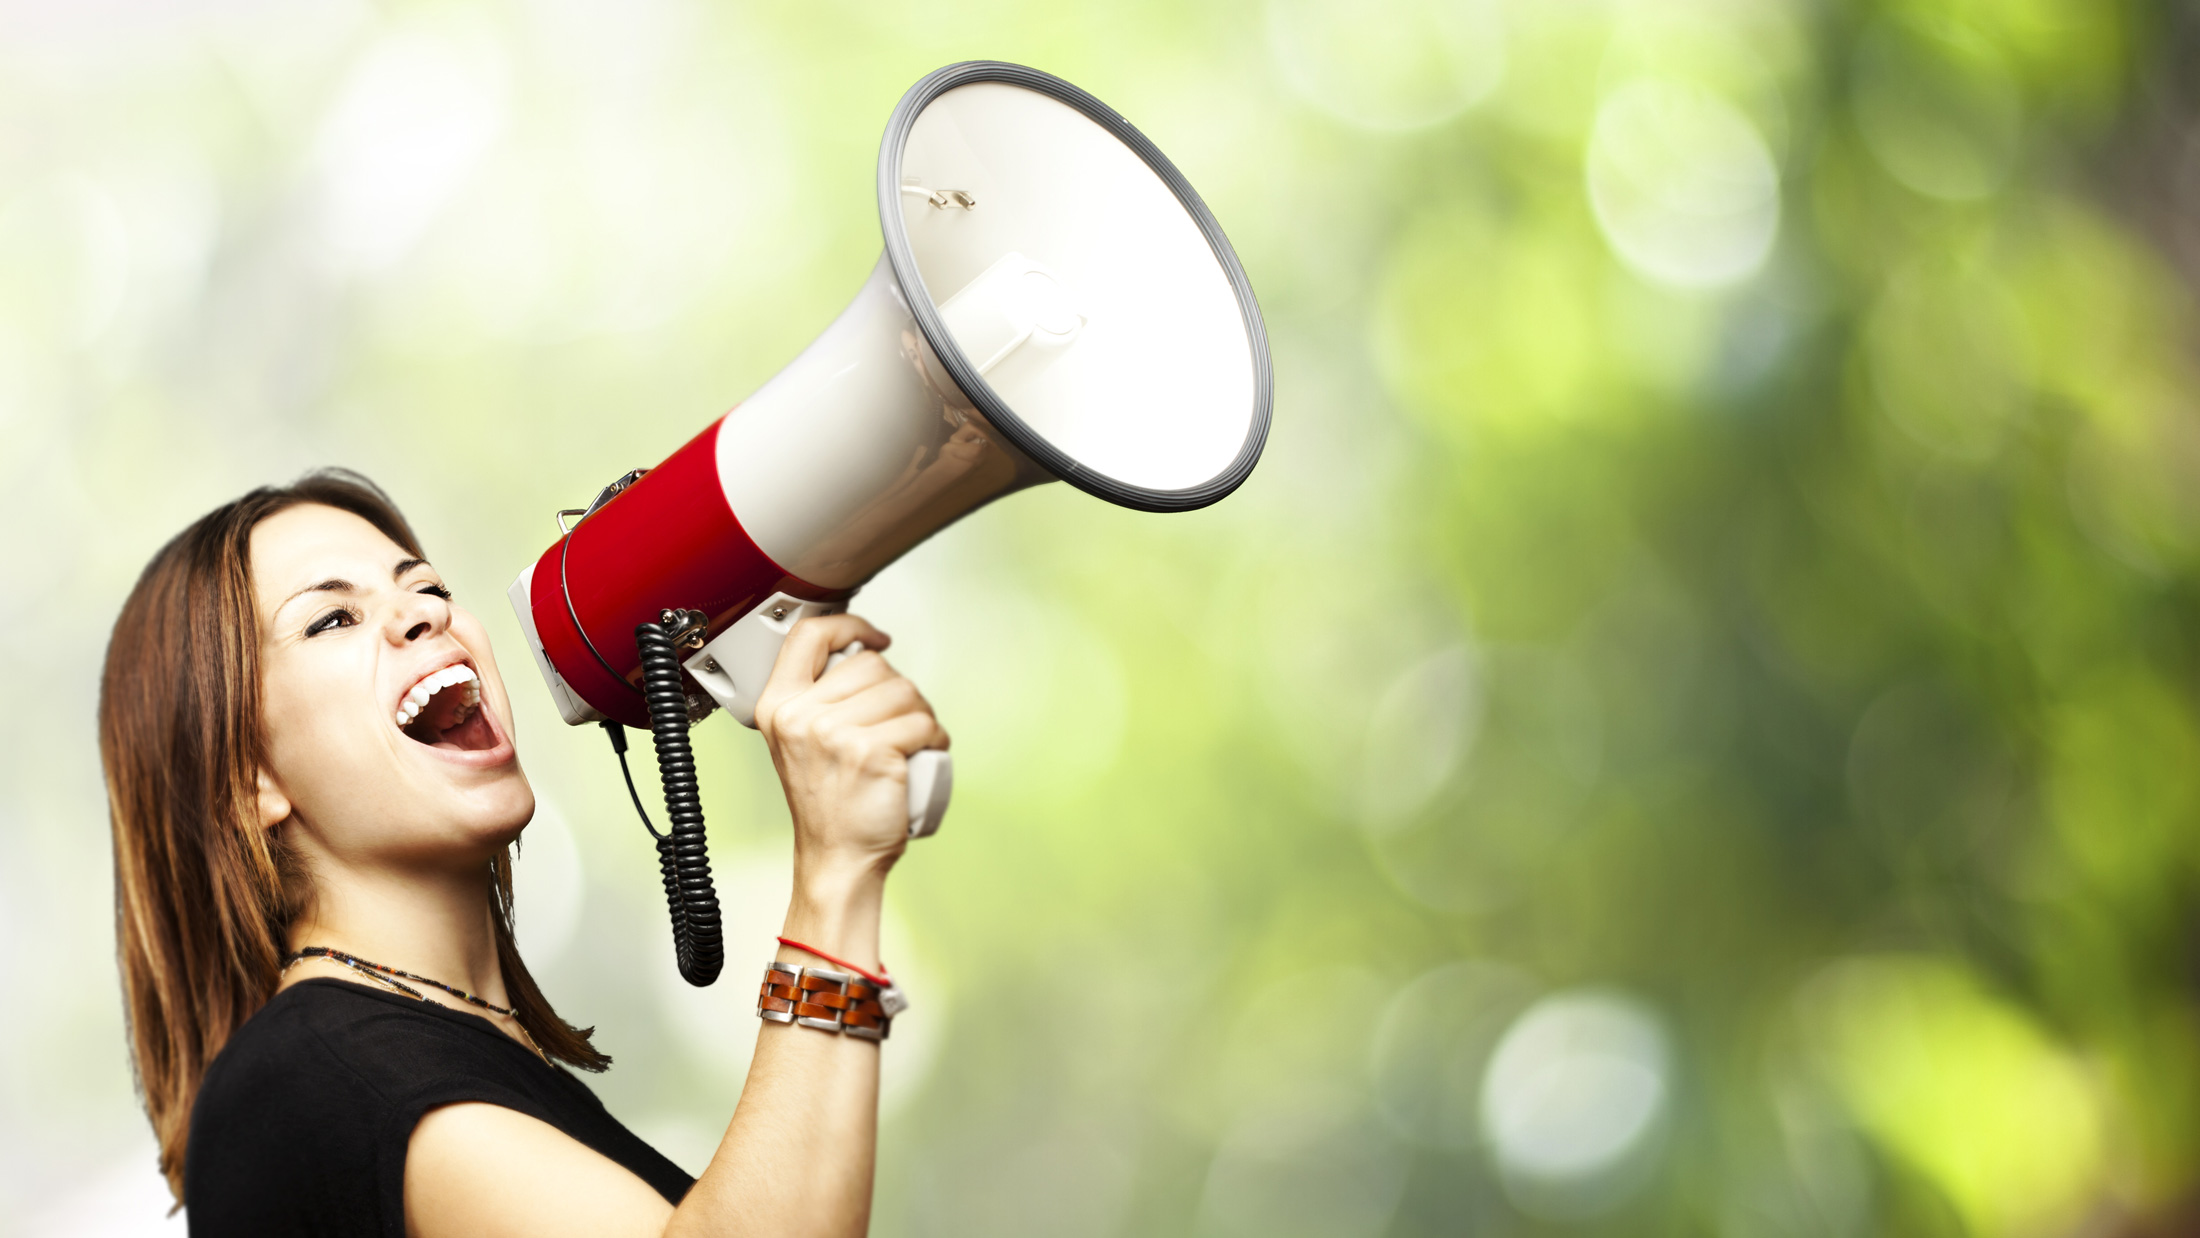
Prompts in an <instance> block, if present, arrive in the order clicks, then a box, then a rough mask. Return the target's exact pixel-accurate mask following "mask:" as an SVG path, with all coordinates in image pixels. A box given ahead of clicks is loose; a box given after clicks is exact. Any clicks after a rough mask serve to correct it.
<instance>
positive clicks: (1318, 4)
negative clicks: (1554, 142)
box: [1267, 0, 1505, 130]
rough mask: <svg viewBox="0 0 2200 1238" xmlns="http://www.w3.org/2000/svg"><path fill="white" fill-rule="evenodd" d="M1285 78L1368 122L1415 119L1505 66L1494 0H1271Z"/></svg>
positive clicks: (1497, 75) (1497, 76)
mask: <svg viewBox="0 0 2200 1238" xmlns="http://www.w3.org/2000/svg"><path fill="white" fill-rule="evenodd" d="M1267 16H1268V45H1269V49H1270V51H1271V53H1272V54H1273V55H1274V57H1275V61H1276V65H1277V67H1278V69H1280V70H1281V71H1282V74H1283V77H1284V80H1285V81H1287V82H1288V83H1289V84H1290V86H1291V88H1292V89H1293V90H1294V91H1295V92H1297V93H1298V94H1299V95H1300V97H1302V98H1304V99H1305V100H1306V101H1307V102H1309V103H1311V104H1313V105H1314V106H1315V107H1317V108H1320V109H1321V110H1322V111H1324V112H1327V113H1329V114H1330V115H1332V116H1335V117H1337V118H1338V119H1340V120H1345V121H1349V122H1351V123H1353V124H1356V125H1361V126H1364V127H1366V128H1369V129H1389V130H1401V129H1420V128H1424V127H1426V126H1429V125H1433V124H1437V123H1439V122H1441V121H1446V120H1449V119H1451V118H1452V117H1454V116H1457V115H1459V114H1460V113H1461V112H1464V111H1466V110H1467V109H1468V108H1470V107H1473V106H1474V105H1475V104H1477V103H1479V102H1481V101H1482V100H1483V98H1484V97H1486V96H1487V95H1488V94H1489V93H1490V92H1491V91H1492V90H1494V89H1495V88H1496V87H1497V85H1498V83H1499V82H1500V81H1501V80H1502V79H1503V78H1504V76H1505V22H1504V15H1503V13H1502V11H1501V9H1500V7H1499V5H1498V4H1497V2H1496V0H1269V4H1268V14H1267Z"/></svg>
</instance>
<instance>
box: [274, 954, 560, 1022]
mask: <svg viewBox="0 0 2200 1238" xmlns="http://www.w3.org/2000/svg"><path fill="white" fill-rule="evenodd" d="M305 959H327V960H329V961H330V962H332V963H341V964H343V965H344V966H346V967H349V968H350V969H352V970H353V971H355V972H358V973H359V974H360V975H362V976H365V977H366V978H367V979H369V980H372V981H374V982H375V983H376V984H379V985H382V986H384V987H386V988H392V989H395V990H397V991H398V992H400V993H403V994H404V995H406V996H407V997H414V998H418V999H419V1000H421V1001H426V1000H428V998H427V996H426V995H425V994H423V993H422V992H421V991H420V990H418V989H416V988H414V987H412V986H411V985H409V984H406V983H405V981H407V980H416V981H418V982H420V983H421V984H424V985H427V986H429V987H431V988H437V989H441V990H443V991H444V992H445V993H448V994H450V995H451V996H452V997H455V998H457V999H459V1000H460V1001H463V1002H469V1003H471V1004H473V1005H476V1006H479V1007H481V1008H482V1009H483V1010H493V1011H495V1012H497V1013H498V1014H500V1015H503V1016H504V1017H505V1018H508V1019H516V1018H518V1017H519V1016H518V1015H516V1014H514V1013H512V1008H511V1007H510V1006H499V1005H497V1004H496V1003H495V1002H492V1001H490V1000H489V999H487V998H485V997H477V996H475V995H474V994H472V993H468V992H467V991H466V990H464V989H461V988H458V987H456V986H455V985H448V984H445V983H443V982H442V981H440V980H434V979H430V978H429V977H427V976H417V975H414V974H413V973H412V972H409V971H399V970H398V969H397V968H395V967H385V966H383V965H382V964H380V963H373V962H369V961H367V960H366V959H363V958H360V957H359V956H358V955H355V954H346V953H344V952H343V951H341V950H332V949H330V948H329V947H327V946H307V947H306V948H305V949H303V950H296V951H293V952H292V953H291V954H290V955H289V956H287V957H285V958H284V959H283V970H284V971H289V970H290V969H291V968H292V967H294V966H296V965H297V964H298V963H299V962H300V961H302V960H305Z"/></svg>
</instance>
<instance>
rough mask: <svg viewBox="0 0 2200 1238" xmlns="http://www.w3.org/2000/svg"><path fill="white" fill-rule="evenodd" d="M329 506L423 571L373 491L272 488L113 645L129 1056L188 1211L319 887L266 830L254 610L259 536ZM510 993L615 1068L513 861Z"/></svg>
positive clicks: (154, 597)
mask: <svg viewBox="0 0 2200 1238" xmlns="http://www.w3.org/2000/svg"><path fill="white" fill-rule="evenodd" d="M304 503H319V504H324V505H326V506H329V507H334V508H337V509H339V510H342V511H347V512H351V513H352V514H354V515H356V516H359V517H361V518H362V519H364V520H366V521H367V522H368V523H369V524H372V525H373V526H374V527H375V528H377V529H380V530H381V531H382V532H383V533H384V534H386V535H388V537H389V539H390V540H391V541H393V542H396V543H397V544H398V545H399V546H402V547H404V549H405V552H406V553H407V554H409V555H412V556H414V557H417V558H425V557H426V556H425V555H424V554H423V553H422V551H421V549H420V542H419V539H418V538H416V537H414V536H413V531H412V526H411V525H409V524H407V523H406V521H405V517H404V516H403V515H402V514H400V513H399V512H398V510H397V506H396V504H394V503H392V502H391V501H390V498H389V496H388V495H386V494H384V493H382V491H381V490H380V489H379V488H378V487H376V486H375V484H374V483H373V482H370V481H368V480H367V479H366V478H364V477H361V476H360V475H358V474H357V473H352V472H349V471H346V470H341V469H328V470H323V471H320V472H315V473H309V474H307V475H306V476H304V477H302V478H299V479H298V480H297V481H296V482H294V483H292V484H290V485H288V486H263V487H261V488H260V489H257V490H254V491H252V492H251V493H250V494H247V495H245V496H244V497H243V498H240V499H238V500H236V501H235V502H233V503H227V504H224V505H223V506H221V507H218V508H215V509H214V510H213V511H211V512H208V513H207V514H206V515H204V516H202V517H200V518H199V519H198V520H197V521H195V522H194V523H193V524H192V525H191V526H190V527H189V528H187V529H185V530H184V531H183V532H182V533H180V534H178V535H177V536H176V538H175V540H173V541H171V542H169V543H168V544H167V545H166V546H163V547H161V549H160V553H158V554H156V555H154V556H153V561H152V562H151V563H149V564H147V565H146V567H145V572H144V574H143V575H142V576H140V577H139V578H138V582H137V586H136V587H135V588H133V589H132V590H131V591H130V597H129V600H128V601H126V602H124V603H123V605H122V614H121V616H120V617H119V618H117V619H116V620H115V630H114V635H113V637H112V639H111V640H110V641H109V643H108V646H107V664H106V668H105V671H104V672H103V673H102V675H101V677H100V692H99V755H100V763H101V764H102V766H103V767H104V768H105V770H106V776H107V807H108V815H109V818H110V820H111V822H112V825H113V828H114V840H115V938H116V950H117V953H118V955H119V956H120V963H121V969H122V989H123V999H124V1002H125V1004H126V1007H127V1013H128V1017H129V1026H130V1046H131V1054H132V1057H133V1060H134V1064H135V1067H136V1073H137V1083H138V1090H139V1093H140V1095H141V1096H142V1097H143V1099H144V1102H145V1111H146V1115H147V1116H148V1117H150V1118H151V1119H152V1123H153V1133H154V1134H155V1135H156V1136H157V1137H158V1138H159V1140H160V1168H161V1172H162V1173H163V1174H164V1175H166V1176H167V1178H168V1188H169V1190H170V1191H171V1192H172V1193H173V1194H174V1195H175V1197H176V1201H177V1203H179V1204H181V1203H184V1202H186V1201H185V1200H184V1198H183V1162H184V1150H185V1149H184V1145H185V1141H186V1140H187V1138H188V1136H189V1133H190V1129H191V1104H192V1101H193V1099H194V1098H195V1097H196V1096H197V1095H198V1090H199V1081H200V1079H201V1078H203V1077H204V1076H205V1074H206V1068H207V1066H208V1065H209V1064H210V1063H211V1062H212V1061H213V1060H214V1055H215V1054H217V1053H219V1052H221V1048H222V1046H223V1045H224V1044H226V1043H227V1042H228V1040H229V1037H230V1036H231V1035H232V1034H234V1033H235V1032H236V1030H237V1029H238V1028H239V1027H240V1026H242V1025H243V1024H244V1021H245V1020H246V1019H249V1018H251V1017H252V1015H253V1013H254V1012H255V1011H257V1010H259V1008H260V1007H261V1006H263V1005H265V1004H267V1000H268V999H269V998H270V997H272V996H273V995H274V993H275V985H276V981H277V979H278V973H279V972H280V970H281V961H282V955H283V952H284V949H285V947H286V942H287V934H288V930H289V926H290V924H291V921H292V920H293V918H295V917H296V916H297V915H298V914H299V913H300V912H302V911H303V910H305V906H306V901H307V899H308V897H309V895H310V884H309V882H308V880H307V877H306V874H305V873H304V872H303V871H302V868H301V866H300V863H299V861H298V860H297V858H296V857H295V855H293V854H292V853H291V851H290V849H289V848H287V847H286V846H284V845H283V843H282V840H281V839H279V838H277V837H273V836H271V835H272V832H271V831H268V830H264V829H261V828H259V823H258V810H257V801H258V773H259V769H260V766H261V762H262V759H263V757H262V754H263V751H264V749H263V744H262V739H263V737H262V734H261V727H260V665H259V648H260V631H259V627H260V625H259V612H258V607H257V605H256V604H255V602H254V598H253V591H252V564H251V555H250V551H251V538H252V530H253V527H254V526H256V525H258V524H259V522H260V521H262V520H265V519H267V518H268V517H269V516H272V515H274V514H275V513H277V512H279V511H282V510H284V509H286V508H290V507H295V506H298V505H300V504H304ZM482 880H483V881H484V882H485V883H487V886H488V892H489V906H490V912H491V914H490V920H491V922H492V925H493V933H494V936H495V940H496V948H497V959H498V963H499V966H500V969H501V971H502V972H503V976H504V985H505V989H506V990H507V992H508V994H509V996H510V1000H511V1002H512V1005H513V1008H514V1010H515V1012H516V1014H517V1017H518V1019H519V1022H520V1025H521V1026H522V1027H524V1028H526V1029H527V1033H528V1035H530V1036H533V1037H534V1038H535V1043H536V1044H538V1045H540V1046H542V1050H543V1052H544V1053H546V1054H548V1055H549V1056H551V1057H553V1058H556V1059H558V1060H560V1061H563V1062H566V1063H569V1064H571V1065H573V1066H577V1067H579V1068H581V1069H583V1070H592V1071H593V1070H602V1069H604V1068H605V1067H606V1066H609V1065H610V1064H611V1059H610V1058H608V1057H605V1056H604V1055H603V1054H601V1053H598V1052H597V1051H596V1049H595V1047H594V1046H593V1045H591V1044H590V1043H589V1038H590V1035H591V1033H593V1031H594V1030H595V1029H593V1028H588V1029H580V1028H575V1027H572V1026H571V1025H569V1024H567V1023H566V1022H565V1021H564V1020H562V1019H560V1018H559V1017H558V1015H557V1012H556V1011H554V1010H552V1009H551V1008H550V1003H549V1002H548V1001H547V1000H546V999H545V998H544V997H543V995H542V991H541V990H540V989H539V988H537V987H536V986H535V982H534V979H533V977H531V976H529V975H528V973H527V967H526V965H525V964H524V963H522V962H521V961H520V957H519V950H518V948H517V946H516V945H515V944H514V941H513V936H512V859H511V852H510V849H509V848H506V849H504V850H502V851H500V852H499V853H498V854H497V856H496V857H495V859H494V860H493V861H492V862H491V863H490V865H489V868H488V870H487V871H485V872H484V873H483V874H482Z"/></svg>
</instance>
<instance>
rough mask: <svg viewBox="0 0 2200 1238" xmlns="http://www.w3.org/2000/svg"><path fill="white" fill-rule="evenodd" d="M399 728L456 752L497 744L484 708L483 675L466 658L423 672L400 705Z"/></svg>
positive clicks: (409, 735)
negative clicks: (424, 673)
mask: <svg viewBox="0 0 2200 1238" xmlns="http://www.w3.org/2000/svg"><path fill="white" fill-rule="evenodd" d="M397 729H398V730H400V731H402V732H404V734H405V737H406V738H407V739H410V740H413V741H414V742H416V743H422V744H426V745H428V746H429V747H431V748H442V749H446V750H448V751H453V752H486V751H488V750H489V749H491V748H494V747H496V746H497V733H496V728H495V727H493V726H491V725H489V718H488V715H487V714H486V713H485V712H483V710H482V708H481V677H480V676H478V675H476V674H475V673H474V668H473V667H470V666H468V665H466V664H465V663H463V662H457V663H453V664H452V665H450V666H446V667H444V668H443V669H442V670H439V671H435V672H433V673H432V674H429V675H426V676H423V677H422V678H421V680H420V682H419V683H416V684H414V685H413V686H412V690H411V691H409V692H407V693H406V694H405V699H404V700H402V701H399V702H398V705H397Z"/></svg>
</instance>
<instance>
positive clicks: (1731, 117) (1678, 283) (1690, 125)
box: [1587, 78, 1780, 289]
mask: <svg viewBox="0 0 2200 1238" xmlns="http://www.w3.org/2000/svg"><path fill="white" fill-rule="evenodd" d="M1587 164H1588V166H1587V175H1588V187H1589V203H1590V206H1591V207H1592V208H1593V209H1594V210H1595V212H1596V220H1597V226H1598V227H1599V228H1600V229H1602V230H1603V233H1604V239H1605V241H1606V242H1607V243H1609V244H1610V245H1611V247H1612V252H1613V253H1615V254H1617V255H1618V256H1619V258H1620V260H1621V261H1622V262H1624V263H1626V264H1627V266H1628V267H1629V268H1631V269H1632V270H1634V271H1635V272H1636V273H1638V274H1640V275H1642V276H1643V277H1645V278H1646V279H1649V280H1652V281H1654V282H1656V283H1659V284H1664V285H1666V286H1668V287H1673V288H1686V289H1712V288H1724V287H1729V286H1731V285H1734V284H1738V283H1741V282H1742V281H1744V280H1746V279H1748V278H1749V277H1751V276H1753V275H1755V274H1756V273H1757V272H1758V271H1759V270H1761V269H1762V268H1763V267H1764V265H1765V260H1766V258H1767V257H1769V256H1770V255H1771V253H1772V244H1773V241H1774V240H1775V239H1776V238H1777V237H1778V235H1779V230H1780V176H1779V170H1778V168H1777V167H1775V166H1774V164H1773V160H1772V152H1771V151H1770V150H1769V149H1768V148H1767V147H1766V145H1765V141H1764V138H1763V137H1762V136H1761V135H1760V134H1759V133H1758V132H1757V128H1756V126H1754V125H1752V124H1751V123H1750V122H1749V118H1748V117H1746V116H1744V115H1742V113H1741V112H1740V111H1739V110H1737V109H1736V108H1735V107H1734V106H1733V105H1732V104H1730V103H1728V102H1726V101H1725V100H1723V99H1721V98H1719V97H1718V96H1717V95H1715V94H1713V93H1711V92H1710V91H1707V90H1704V89H1702V88H1701V87H1698V86H1693V85H1689V84H1686V83H1682V82H1676V81H1667V80H1663V79H1659V78H1644V79H1640V80H1637V81H1634V82H1630V83H1628V84H1627V85H1624V86H1622V87H1620V88H1619V89H1617V90H1615V91H1613V92H1612V94H1611V95H1610V96H1609V97H1607V98H1606V99H1605V100H1604V102H1603V104H1602V105H1601V106H1600V107H1599V108H1598V110H1597V118H1596V123H1595V125H1594V127H1593V128H1592V129H1591V131H1590V135H1589V153H1588V161H1587Z"/></svg>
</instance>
